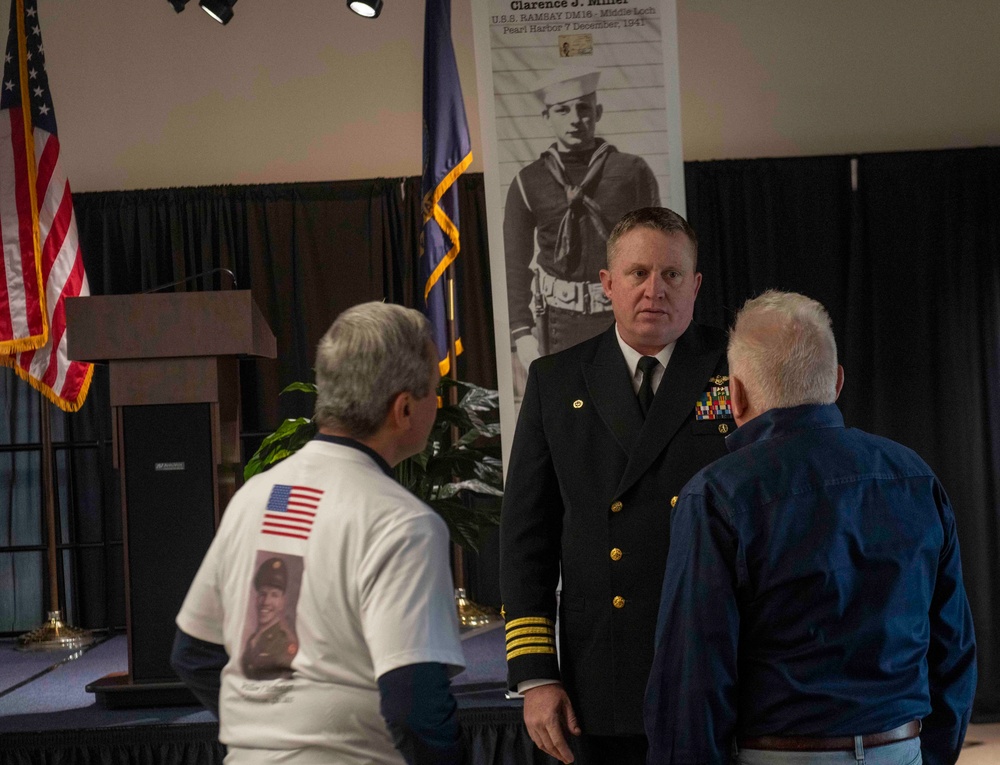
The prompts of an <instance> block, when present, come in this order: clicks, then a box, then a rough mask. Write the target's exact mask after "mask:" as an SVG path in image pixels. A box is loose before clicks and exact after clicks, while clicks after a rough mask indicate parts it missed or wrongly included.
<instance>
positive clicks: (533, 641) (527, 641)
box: [507, 637, 556, 653]
mask: <svg viewBox="0 0 1000 765" xmlns="http://www.w3.org/2000/svg"><path fill="white" fill-rule="evenodd" d="M555 644H556V639H555V638H550V637H526V638H520V639H518V640H511V641H510V642H508V643H507V653H510V649H511V648H517V647H518V646H519V645H555Z"/></svg>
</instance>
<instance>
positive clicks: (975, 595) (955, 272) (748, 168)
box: [685, 148, 1000, 721]
mask: <svg viewBox="0 0 1000 765" xmlns="http://www.w3.org/2000/svg"><path fill="white" fill-rule="evenodd" d="M852 170H853V173H852ZM852 175H853V178H854V184H853V185H856V190H854V188H853V185H852ZM685 184H686V190H687V211H688V219H689V221H690V222H691V224H692V226H693V227H694V229H695V230H696V231H697V232H698V235H699V238H700V253H699V258H700V262H699V265H700V268H701V271H702V272H703V274H704V282H703V285H702V288H701V294H700V295H699V298H698V301H699V302H698V307H697V311H696V316H697V317H698V318H699V319H700V320H701V321H705V322H706V323H711V324H715V325H717V326H728V323H729V322H730V320H731V318H732V312H733V311H735V310H736V309H738V308H739V307H740V306H741V305H742V303H743V302H744V301H745V300H746V299H747V298H749V297H751V296H753V295H757V294H759V293H760V292H762V291H763V290H765V289H768V288H775V289H782V290H794V291H797V292H802V293H804V294H806V295H809V296H811V297H814V298H816V299H817V300H819V301H821V302H822V303H823V304H824V305H825V306H826V307H827V309H828V310H829V311H830V315H831V318H832V320H833V324H834V331H835V334H836V336H837V344H838V348H839V350H840V358H841V362H842V363H843V365H844V368H845V371H846V383H845V386H844V390H843V393H842V394H841V397H840V401H839V404H840V407H841V409H842V410H843V412H844V415H845V419H846V421H847V424H848V425H849V426H852V427H858V428H861V429H863V430H868V431H870V432H873V433H877V434H879V435H882V436H886V437H888V438H892V439H894V440H896V441H899V442H901V443H903V444H905V445H907V446H909V447H911V448H913V449H915V450H916V451H917V452H918V453H919V454H920V455H921V456H923V457H924V459H926V460H927V462H928V463H929V464H930V465H931V467H932V468H933V469H934V470H935V471H936V472H937V474H938V476H939V477H940V478H941V480H942V482H943V483H944V485H945V488H946V489H947V491H948V493H949V496H950V498H951V501H952V504H953V506H954V509H955V516H956V519H957V524H958V534H959V540H960V544H961V547H962V563H963V568H964V572H965V579H966V589H967V590H968V594H969V600H970V602H971V604H972V611H973V618H974V621H975V627H976V636H977V640H978V647H979V654H978V663H979V685H978V689H977V693H976V705H975V710H976V717H975V719H977V720H982V721H986V720H996V719H1000V630H998V624H1000V605H998V604H1000V556H998V551H1000V149H995V148H991V149H975V150H959V151H936V152H913V153H896V154H874V155H864V156H860V157H857V158H851V157H818V158H794V159H769V160H746V161H742V160H741V161H723V162H691V163H688V164H687V165H686V166H685Z"/></svg>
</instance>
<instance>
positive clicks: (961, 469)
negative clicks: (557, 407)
mask: <svg viewBox="0 0 1000 765" xmlns="http://www.w3.org/2000/svg"><path fill="white" fill-rule="evenodd" d="M685 180H686V186H687V211H688V218H689V220H690V221H691V223H692V225H693V226H694V228H695V229H696V230H697V231H698V233H699V238H700V253H699V258H700V260H699V266H700V270H701V271H702V272H703V274H704V283H703V285H702V290H701V295H700V296H699V303H698V307H697V311H696V316H697V318H698V319H699V320H700V321H704V322H706V323H710V324H714V325H716V326H720V327H724V326H727V325H728V323H729V321H730V319H731V317H732V314H733V312H734V311H735V310H737V309H738V308H739V307H740V305H741V304H742V303H743V301H744V300H745V299H746V298H748V297H750V296H752V295H756V294H758V293H759V292H761V291H763V290H765V289H768V288H777V289H790V290H796V291H799V292H803V293H805V294H807V295H810V296H812V297H815V298H817V299H819V300H820V301H822V302H823V303H824V304H825V305H826V306H827V308H828V309H829V311H830V313H831V316H832V318H833V322H834V329H835V333H836V335H837V341H838V344H839V348H840V352H841V360H842V362H843V364H844V366H845V368H846V371H847V383H846V386H845V389H844V392H843V394H842V396H841V400H840V405H841V408H842V409H843V411H844V413H845V416H846V418H847V421H848V424H849V425H852V426H856V427H860V428H863V429H865V430H869V431H871V432H875V433H879V434H881V435H885V436H888V437H890V438H894V439H896V440H898V441H901V442H902V443H904V444H906V445H908V446H911V447H912V448H914V449H916V450H917V451H918V452H919V453H920V454H921V455H923V456H924V457H925V459H927V461H928V462H929V463H930V464H931V465H932V467H933V468H934V469H935V470H936V471H937V472H938V474H939V475H940V477H941V479H942V481H943V482H944V484H945V486H946V488H947V489H948V491H949V493H950V496H951V499H952V502H953V504H954V506H955V514H956V517H957V518H958V527H959V535H960V539H961V544H962V554H963V555H962V557H963V562H964V567H965V574H966V584H967V589H968V591H969V597H970V600H971V601H972V606H973V612H974V617H975V620H976V629H977V635H978V640H979V647H980V650H979V670H980V681H979V690H978V694H977V703H976V719H977V720H980V721H985V720H988V719H1000V656H998V653H1000V636H998V634H997V628H996V626H995V625H996V624H997V622H998V621H1000V606H998V602H1000V601H998V597H997V595H998V593H997V589H998V586H1000V556H998V555H997V551H998V549H1000V487H998V477H1000V383H998V381H1000V233H998V227H1000V223H998V222H1000V188H998V185H1000V149H977V150H958V151H940V152H926V153H906V154H882V155H864V156H860V157H857V158H852V157H815V158H793V159H766V160H739V161H719V162H693V163H688V164H687V165H686V166H685ZM459 195H460V210H461V228H462V232H463V243H462V247H463V249H462V254H461V256H460V257H459V260H458V263H459V267H458V274H457V279H458V294H459V308H460V331H461V336H462V339H463V344H464V346H465V349H466V352H465V354H464V355H463V356H462V357H461V358H460V360H459V365H458V371H459V377H460V378H461V379H466V380H470V381H472V382H476V383H479V384H482V385H488V386H495V384H496V371H495V352H494V343H493V318H492V310H491V299H490V296H491V292H490V286H489V268H488V247H487V229H486V212H485V201H484V193H483V178H482V176H481V175H478V174H472V175H465V176H463V177H462V178H461V179H460V180H459ZM74 201H75V207H76V215H77V220H78V224H79V227H80V239H81V244H82V247H83V250H84V258H85V262H86V266H87V273H88V276H89V278H90V284H91V290H92V291H93V292H94V293H95V294H112V293H128V292H137V291H141V290H145V289H149V288H151V287H153V286H155V285H157V284H164V283H168V282H171V281H175V280H177V279H182V278H186V277H189V276H192V275H195V274H199V273H202V272H205V271H210V270H212V269H215V268H228V269H230V270H232V271H233V272H235V274H236V276H237V279H238V281H239V286H240V287H241V288H250V289H251V290H252V291H253V294H254V297H255V299H256V301H257V303H258V304H259V305H260V307H261V309H262V311H263V312H264V315H265V316H266V318H267V320H268V322H269V323H270V325H271V327H272V329H273V330H274V332H275V335H276V336H277V338H278V354H279V356H278V359H276V360H273V361H271V360H264V361H247V362H243V363H242V369H241V372H242V376H243V382H242V386H243V426H244V431H246V432H247V433H248V434H250V435H249V436H248V437H247V438H246V439H245V442H244V443H245V446H246V448H247V454H248V455H249V453H251V452H252V450H253V449H255V448H256V445H257V443H258V441H259V437H257V438H255V437H253V434H254V433H260V432H269V431H270V430H272V429H273V428H274V427H276V426H277V424H278V423H279V421H280V420H281V419H282V418H284V417H289V416H298V415H301V414H306V413H308V405H309V401H308V399H306V398H304V397H302V396H300V394H287V395H285V396H281V397H280V398H279V396H278V391H280V390H281V388H282V387H284V386H285V385H287V384H288V383H290V382H292V381H295V380H309V379H311V377H312V372H311V365H312V356H313V349H314V347H315V344H316V342H317V341H318V339H319V337H320V336H321V334H322V333H323V332H324V331H325V330H326V328H327V327H328V326H329V325H330V323H331V322H332V321H333V319H334V318H335V317H336V316H337V314H338V313H339V312H340V311H342V310H343V309H345V308H347V307H348V306H350V305H353V304H355V303H358V302H361V301H364V300H372V299H382V298H385V299H387V300H390V301H392V302H397V303H402V304H404V305H411V306H416V305H417V298H418V296H419V295H420V294H422V285H420V284H419V283H418V282H419V278H418V269H417V257H418V254H417V242H418V233H419V229H420V222H421V205H420V181H419V179H418V178H406V179H374V180H364V181H345V182H332V183H310V184H287V185H278V186H254V187H240V186H227V187H214V188H191V189H168V190H151V191H136V192H102V193H90V194H78V195H76V197H75V200H74ZM201 281H202V282H203V283H201V284H196V285H195V287H196V288H206V289H207V288H212V287H218V286H220V285H221V284H222V282H223V279H222V278H220V277H219V276H218V275H216V276H213V277H211V278H209V279H206V280H201ZM123 331H128V328H123ZM14 384H18V383H16V382H14V383H7V385H8V388H9V386H10V385H14ZM29 399H30V396H18V397H13V396H11V397H9V398H8V399H7V401H8V409H7V420H8V421H9V423H10V424H9V425H7V426H6V427H7V432H9V433H15V432H18V433H22V432H31V431H32V428H31V427H30V424H29V426H28V427H27V428H26V426H25V424H24V423H25V422H29V423H30V421H31V418H32V417H34V416H35V415H34V414H33V413H31V412H30V411H29V410H30V408H31V407H30V405H28V404H26V403H25V402H26V401H28V400H29ZM36 409H37V406H36ZM54 418H55V420H56V422H55V424H54V427H55V429H56V434H57V435H56V438H57V440H60V439H63V440H64V441H65V443H66V449H67V451H66V454H67V455H70V457H72V459H70V457H66V458H64V463H66V464H65V465H63V466H62V467H61V470H62V473H61V483H60V500H59V501H60V518H61V530H60V533H61V536H60V539H62V540H63V542H64V543H65V544H67V545H68V548H67V552H66V553H65V554H64V555H63V570H62V585H63V588H64V591H65V593H66V596H67V599H68V600H69V601H70V602H71V603H72V607H73V609H74V610H73V618H74V620H75V623H78V624H81V625H82V626H87V627H92V628H99V627H118V626H121V625H122V624H123V623H124V616H123V609H122V606H121V600H122V595H121V581H120V580H121V554H120V540H121V529H120V519H119V518H118V512H119V511H118V504H117V502H118V497H117V487H116V484H115V481H114V480H113V476H112V474H111V468H110V436H109V430H110V425H109V423H110V413H109V407H108V397H107V380H106V376H105V375H104V374H103V373H102V371H101V370H99V371H98V374H97V375H96V376H95V384H94V386H93V389H92V393H91V398H90V399H89V401H88V404H87V405H86V406H85V407H84V408H83V410H82V411H81V412H79V413H76V414H72V415H63V414H61V413H56V414H54ZM27 440H29V441H30V440H31V439H30V436H29V437H27ZM78 443H81V444H89V447H90V448H89V450H88V449H81V450H78V449H73V448H70V447H72V445H73V444H78ZM78 452H79V454H78ZM23 472H24V471H22V473H23ZM15 495H16V492H14V491H13V490H12V492H11V496H10V497H8V499H10V501H9V502H7V503H3V504H2V505H0V530H2V529H5V528H7V529H11V528H16V529H27V530H26V531H23V532H21V533H20V537H19V538H18V541H17V544H21V545H25V544H28V543H29V542H30V539H29V540H28V542H25V539H26V538H32V539H33V538H34V537H35V536H37V535H39V534H40V533H41V532H40V531H38V526H39V524H38V522H37V520H36V521H34V522H26V521H25V520H24V519H25V517H26V514H27V516H33V515H34V514H37V512H38V511H37V509H36V508H31V507H28V508H25V507H24V505H25V503H24V502H17V501H14V499H13V498H14V496H15ZM17 496H20V495H17ZM19 519H20V520H19ZM40 539H41V537H39V541H40ZM81 540H85V541H87V544H86V545H82V546H79V545H78V543H80V541H81ZM3 542H4V540H3V539H0V544H3ZM74 545H78V546H77V547H74ZM25 554H28V553H25ZM36 557H37V556H36ZM85 561H88V562H89V564H85V563H84V562H85ZM3 562H4V557H3V554H2V553H0V566H2V565H3ZM88 565H89V567H88ZM41 576H43V574H42V573H41V567H40V566H38V565H35V564H33V565H30V566H27V568H26V567H25V566H21V568H20V569H19V570H18V571H17V572H16V576H15V580H16V579H18V578H20V579H21V580H22V582H24V585H23V587H21V588H20V590H19V591H23V592H24V593H25V595H23V596H22V597H21V600H22V601H23V600H24V599H25V598H26V597H27V595H28V594H29V593H33V592H40V591H44V588H42V587H40V586H39V583H38V582H37V581H36V582H34V584H33V585H30V583H28V582H27V581H26V580H27V578H29V577H34V579H36V580H37V579H38V578H39V577H41ZM29 585H30V586H29ZM0 600H2V599H0ZM43 608H44V605H43V604H41V603H39V604H38V605H37V620H40V619H41V617H42V615H43V614H42V610H43ZM22 612H23V606H22V607H21V609H20V610H18V613H22ZM4 613H6V611H5V609H4V605H3V603H0V617H2V616H3V614H4ZM37 620H36V619H32V620H29V623H27V624H23V625H20V626H18V627H9V626H7V625H6V624H0V631H4V630H12V629H26V628H28V627H30V626H33V624H31V623H30V622H33V621H37Z"/></svg>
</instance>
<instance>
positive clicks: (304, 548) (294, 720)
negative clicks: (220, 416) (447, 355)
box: [172, 302, 465, 765]
mask: <svg viewBox="0 0 1000 765" xmlns="http://www.w3.org/2000/svg"><path fill="white" fill-rule="evenodd" d="M316 355H317V358H316V386H317V389H318V395H317V399H316V413H315V421H316V424H317V426H318V428H319V433H318V434H317V436H316V437H315V439H313V440H312V441H311V442H310V443H308V444H306V445H305V446H304V447H303V448H302V449H301V450H299V451H298V452H297V453H296V454H294V455H292V456H291V457H289V458H288V459H286V460H284V461H283V462H281V463H279V464H278V465H276V466H275V467H273V468H272V469H271V470H268V471H267V472H266V473H262V474H260V475H257V476H254V477H253V478H251V479H250V480H249V481H248V482H247V484H246V485H245V486H244V487H243V488H242V489H240V490H239V491H238V492H237V493H236V495H235V496H234V497H233V499H232V502H230V504H229V507H228V508H227V509H226V513H225V515H224V516H223V519H222V523H221V524H220V526H219V530H218V532H217V533H216V536H215V539H214V540H213V542H212V546H211V547H210V549H209V551H208V553H207V555H206V556H205V560H204V561H203V562H202V565H201V568H200V569H199V571H198V574H197V576H196V577H195V580H194V583H193V584H192V585H191V589H190V591H189V592H188V595H187V598H186V599H185V601H184V605H183V606H182V608H181V612H180V614H178V616H177V627H178V632H177V638H176V640H175V643H174V652H173V656H172V663H173V666H174V669H175V670H176V671H177V673H178V675H180V677H181V678H182V679H183V680H184V681H185V682H186V683H187V684H188V685H189V686H190V687H191V690H192V691H194V693H195V695H196V696H197V697H198V698H199V700H201V701H202V702H203V703H204V704H205V706H207V707H208V708H209V709H211V710H213V711H214V712H216V714H217V715H219V721H220V725H219V740H220V741H221V742H222V743H224V744H225V745H226V746H227V748H228V755H227V757H226V762H227V763H230V764H231V763H243V762H254V763H257V762H277V761H279V760H280V761H281V762H283V763H300V762H301V763H307V762H308V763H312V762H337V763H357V764H358V765H360V764H361V763H386V764H388V763H393V764H394V765H398V764H399V763H402V762H404V761H405V762H407V763H427V764H428V765H430V764H431V763H433V764H434V765H441V764H442V763H449V764H450V763H458V762H459V761H460V759H461V749H460V745H459V734H458V725H457V721H456V717H455V709H456V705H455V700H454V698H453V697H452V695H451V692H450V689H449V680H448V678H449V674H454V673H455V672H457V671H458V670H460V669H461V668H462V667H463V666H464V664H465V661H464V658H463V655H462V649H461V644H460V642H459V637H458V620H457V615H456V612H455V602H454V596H453V583H452V581H451V573H450V570H449V566H448V564H449V559H448V531H447V528H446V526H445V524H444V521H442V520H441V518H440V517H439V516H438V515H437V514H436V513H435V512H434V511H432V510H431V509H430V508H429V507H427V506H426V505H424V504H423V503H422V502H420V501H419V500H418V499H417V498H416V497H414V496H413V495H412V494H410V493H409V492H408V491H406V490H405V489H404V488H402V487H401V486H400V485H399V484H398V483H396V481H395V480H394V479H393V474H392V467H393V466H394V465H396V464H397V463H399V462H400V461H402V460H404V459H406V458H407V457H411V456H413V455H414V454H417V453H418V452H420V451H422V450H423V448H424V446H425V445H426V443H427V437H428V435H429V434H430V430H431V427H432V426H433V424H434V419H435V416H436V412H437V396H436V388H437V383H438V379H439V374H438V364H437V352H436V350H435V348H434V343H433V340H432V336H431V332H430V325H429V324H428V322H427V320H426V319H425V318H424V316H423V315H422V314H420V313H419V312H417V311H414V310H412V309H409V308H403V307H401V306H397V305H391V304H385V303H377V302H373V303H364V304H362V305H358V306H355V307H353V308H351V309H349V310H347V311H344V313H342V314H341V315H340V316H339V317H338V318H337V320H336V321H335V322H334V323H333V326H332V327H330V329H329V331H328V332H327V333H326V335H325V336H324V337H323V339H322V340H321V341H320V343H319V348H318V350H317V354H316ZM262 572H263V573H262ZM262 582H264V583H269V584H272V585H275V587H277V586H278V585H280V588H279V589H280V596H281V597H280V609H281V613H282V615H283V617H284V618H285V619H287V621H288V623H289V627H290V631H291V632H292V633H293V634H294V635H296V639H297V643H296V642H292V643H289V642H288V641H272V642H270V643H268V644H267V645H266V646H263V647H261V646H259V645H258V643H259V642H260V641H259V640H255V639H252V638H253V636H254V631H255V630H256V629H257V626H258V625H257V621H258V613H259V612H260V611H261V610H263V609H266V608H268V607H269V608H271V609H272V610H275V609H277V607H278V606H277V605H269V604H268V603H266V602H263V599H262V596H261V595H260V594H259V593H258V592H257V591H258V590H259V589H260V587H261V583H262ZM275 587H272V588H271V589H275ZM275 646H277V647H275ZM241 650H242V651H243V652H244V653H246V652H248V651H251V650H253V656H252V661H249V662H248V661H247V660H246V659H247V657H246V656H244V657H241V656H240V652H241ZM241 659H242V660H241ZM248 666H252V669H253V671H252V672H249V671H248V669H247V667H248Z"/></svg>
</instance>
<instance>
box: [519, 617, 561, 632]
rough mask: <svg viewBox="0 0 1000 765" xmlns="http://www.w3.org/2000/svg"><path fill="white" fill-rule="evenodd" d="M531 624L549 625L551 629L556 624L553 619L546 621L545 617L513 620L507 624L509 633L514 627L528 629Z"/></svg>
mask: <svg viewBox="0 0 1000 765" xmlns="http://www.w3.org/2000/svg"><path fill="white" fill-rule="evenodd" d="M529 624H547V625H548V626H549V627H555V626H556V623H555V622H554V621H552V620H551V619H546V618H545V617H544V616H522V617H521V618H520V619H511V620H510V621H509V622H507V630H508V632H509V631H510V630H512V629H514V627H526V626H528V625H529Z"/></svg>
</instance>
